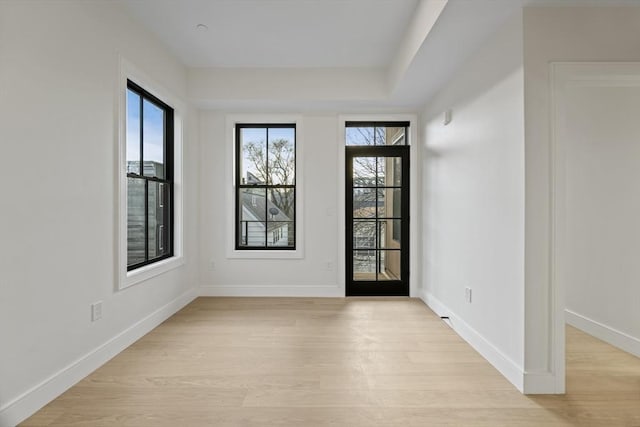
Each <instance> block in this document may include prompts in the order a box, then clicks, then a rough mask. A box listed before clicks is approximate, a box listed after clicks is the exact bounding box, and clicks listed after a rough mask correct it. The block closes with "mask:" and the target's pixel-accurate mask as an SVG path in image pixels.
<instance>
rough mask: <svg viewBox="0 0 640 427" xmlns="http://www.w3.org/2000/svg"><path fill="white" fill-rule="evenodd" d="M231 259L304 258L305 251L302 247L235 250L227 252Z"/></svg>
mask: <svg viewBox="0 0 640 427" xmlns="http://www.w3.org/2000/svg"><path fill="white" fill-rule="evenodd" d="M227 258H229V259H302V258H304V253H303V251H302V250H301V249H296V250H292V251H291V250H281V251H279V250H260V249H256V250H251V249H246V250H240V251H239V250H235V249H232V250H231V251H229V252H228V253H227Z"/></svg>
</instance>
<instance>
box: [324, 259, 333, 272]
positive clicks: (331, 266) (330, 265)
mask: <svg viewBox="0 0 640 427" xmlns="http://www.w3.org/2000/svg"><path fill="white" fill-rule="evenodd" d="M325 266H326V268H327V271H333V262H332V261H327V263H326V264H325Z"/></svg>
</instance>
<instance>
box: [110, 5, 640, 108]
mask: <svg viewBox="0 0 640 427" xmlns="http://www.w3.org/2000/svg"><path fill="white" fill-rule="evenodd" d="M119 1H120V2H122V3H123V4H124V5H125V7H126V8H127V10H128V11H129V13H130V14H131V15H133V16H134V17H135V19H137V20H138V21H139V22H140V23H141V24H142V25H144V26H145V27H147V29H148V30H149V31H151V32H152V33H154V34H155V36H156V37H157V38H158V39H159V40H160V41H161V42H162V43H163V44H165V45H166V46H167V47H168V49H169V50H170V51H171V52H172V53H173V54H174V55H175V56H176V58H178V59H179V60H180V61H181V62H182V63H183V64H184V65H185V66H187V68H188V96H189V98H190V100H191V101H192V102H194V103H195V104H196V105H197V106H199V107H201V108H214V109H226V110H235V111H249V110H255V111H260V112H267V111H272V110H278V111H287V110H289V111H310V110H313V111H341V112H362V113H366V112H373V111H376V112H378V111H398V112H399V111H418V110H419V109H420V108H422V107H423V106H424V105H425V104H426V103H427V102H429V100H430V99H431V98H432V97H433V96H434V95H435V94H436V93H437V91H438V89H439V88H440V87H441V86H442V85H443V84H445V83H446V82H447V81H448V79H449V78H450V77H451V75H452V73H454V72H455V70H457V69H458V68H459V67H460V66H462V65H463V64H464V62H465V61H467V60H468V59H469V58H470V56H471V55H472V54H473V52H474V51H476V50H477V49H478V48H479V47H480V46H481V45H482V44H483V43H484V42H485V41H486V40H487V38H488V37H490V36H491V35H492V34H493V33H494V32H495V31H497V29H499V28H500V27H501V26H502V25H503V24H504V23H505V22H506V21H507V20H508V19H509V17H510V16H513V14H514V13H517V12H518V11H519V10H520V9H521V8H522V7H524V6H602V5H607V6H610V5H638V4H639V2H640V0H119ZM198 24H204V25H206V26H207V27H208V29H207V30H201V29H198V28H197V26H198Z"/></svg>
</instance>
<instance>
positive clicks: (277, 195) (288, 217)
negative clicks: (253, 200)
mask: <svg viewBox="0 0 640 427" xmlns="http://www.w3.org/2000/svg"><path fill="white" fill-rule="evenodd" d="M267 205H268V206H267V213H268V217H267V219H268V220H269V221H293V220H294V218H295V208H296V200H295V192H294V190H293V188H272V189H270V190H269V201H268V202H267Z"/></svg>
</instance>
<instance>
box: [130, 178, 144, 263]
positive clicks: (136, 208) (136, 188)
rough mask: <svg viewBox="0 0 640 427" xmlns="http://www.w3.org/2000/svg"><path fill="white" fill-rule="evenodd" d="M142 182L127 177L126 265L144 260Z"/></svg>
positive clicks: (141, 180)
mask: <svg viewBox="0 0 640 427" xmlns="http://www.w3.org/2000/svg"><path fill="white" fill-rule="evenodd" d="M144 183H145V181H144V180H143V179H138V178H127V265H133V264H138V263H141V262H144V261H145V232H144V222H145V221H144V203H145V194H144Z"/></svg>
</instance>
